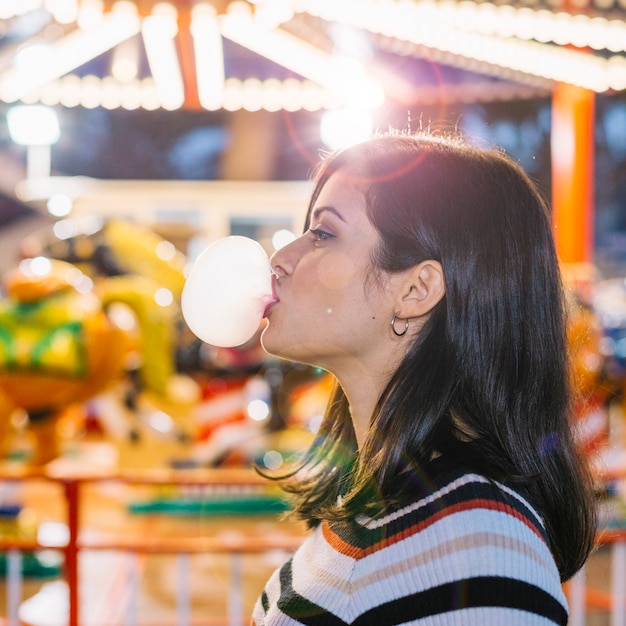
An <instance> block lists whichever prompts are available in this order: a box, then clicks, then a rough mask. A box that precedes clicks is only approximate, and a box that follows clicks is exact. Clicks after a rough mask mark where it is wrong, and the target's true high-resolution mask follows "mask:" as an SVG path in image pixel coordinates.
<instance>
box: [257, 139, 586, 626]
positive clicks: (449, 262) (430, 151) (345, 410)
mask: <svg viewBox="0 0 626 626" xmlns="http://www.w3.org/2000/svg"><path fill="white" fill-rule="evenodd" d="M271 264H272V269H273V272H274V296H275V297H274V302H273V304H272V305H271V306H270V307H269V310H268V312H267V317H268V320H269V323H268V325H267V327H266V328H265V330H264V333H263V336H262V342H263V346H264V348H265V350H266V351H268V352H269V353H271V354H274V355H277V356H280V357H283V358H285V359H289V360H294V361H301V362H304V363H307V364H310V365H314V366H318V367H322V368H324V369H326V370H328V371H329V372H331V373H332V374H334V376H335V377H336V380H337V386H336V390H335V393H334V395H333V397H332V398H331V400H330V402H329V406H328V411H327V415H326V416H325V419H324V422H323V424H322V427H321V430H320V433H319V436H318V437H317V439H316V441H315V443H314V445H313V446H312V447H311V449H310V450H309V451H308V453H307V455H306V456H305V458H304V461H303V462H302V464H301V465H300V466H299V467H298V468H296V469H295V470H294V472H293V473H292V474H290V475H289V476H282V477H281V482H282V483H283V485H284V487H285V489H287V490H288V491H289V492H290V493H291V494H293V497H294V507H295V513H296V514H297V515H298V516H299V517H300V518H302V519H304V520H306V521H307V522H308V524H309V525H310V527H311V528H312V529H314V530H313V531H312V533H311V535H310V536H309V537H308V538H307V539H306V540H305V542H304V544H303V545H302V547H301V548H300V549H299V550H298V552H297V553H296V554H295V555H294V557H293V558H292V559H291V560H290V561H289V562H288V563H286V564H285V565H284V566H283V567H282V568H281V569H280V570H279V571H277V572H276V573H275V574H274V575H273V577H272V578H271V579H270V581H269V582H268V584H267V586H266V589H265V590H264V592H263V594H262V596H261V598H260V599H259V602H258V603H257V605H256V607H255V609H254V613H253V623H255V624H257V626H261V625H266V626H270V625H272V626H274V625H291V624H316V625H318V624H319V625H332V624H337V625H340V624H372V625H376V626H381V625H387V624H419V625H424V626H425V625H426V624H429V625H433V626H434V625H451V624H455V625H456V624H481V626H488V625H494V626H495V625H497V626H502V624H506V625H507V626H515V625H520V626H521V625H524V626H530V625H539V624H542V625H546V624H565V623H566V622H567V604H566V600H565V597H564V595H563V593H562V590H561V582H562V581H564V580H566V579H568V578H570V577H571V576H572V575H573V574H574V573H575V572H576V571H577V570H578V569H579V568H580V567H581V565H582V564H583V563H584V561H585V559H586V558H587V556H588V555H589V553H590V551H591V549H592V546H593V543H594V535H595V531H596V520H595V507H594V499H593V489H592V485H591V482H590V478H589V475H588V472H587V468H586V465H585V462H584V459H583V458H582V457H581V456H580V455H579V452H578V449H577V446H576V443H575V441H574V440H573V436H572V431H571V426H570V392H569V367H568V361H567V354H566V339H565V313H564V305H563V300H562V287H561V282H560V273H559V267H558V263H557V258H556V253H555V248H554V243H553V239H552V232H551V225H550V220H549V217H548V213H547V210H546V206H545V204H544V203H543V201H542V200H541V197H540V196H539V194H538V193H537V191H536V190H535V188H534V187H533V185H532V183H531V182H530V180H529V178H528V177H527V176H526V174H525V173H524V172H523V171H522V170H521V168H520V167H518V166H517V165H516V164H515V163H514V162H512V161H511V160H510V159H509V158H507V157H506V156H505V155H504V154H502V153H501V152H499V151H496V150H482V149H477V148H474V147H471V146H469V145H467V144H465V143H463V142H462V141H461V140H460V139H457V138H442V137H433V136H425V135H408V134H395V135H394V134H389V135H386V136H381V137H378V138H375V139H373V140H371V141H368V142H366V143H363V144H360V145H357V146H355V147H351V148H348V149H346V150H344V151H342V152H339V153H337V154H334V155H332V156H329V157H328V158H326V159H325V160H324V161H323V163H322V164H321V167H320V169H319V171H318V174H317V178H316V186H315V189H314V192H313V194H312V199H311V203H310V207H309V212H308V216H307V219H306V228H305V232H304V234H303V235H302V236H300V237H299V238H298V239H296V240H295V241H294V242H292V243H291V244H289V245H288V246H286V247H285V248H283V249H281V250H279V251H278V252H276V253H275V254H274V256H273V257H272V260H271Z"/></svg>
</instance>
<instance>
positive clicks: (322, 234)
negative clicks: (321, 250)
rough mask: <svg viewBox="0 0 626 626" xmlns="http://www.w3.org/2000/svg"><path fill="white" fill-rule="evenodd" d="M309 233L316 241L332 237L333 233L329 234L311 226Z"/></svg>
mask: <svg viewBox="0 0 626 626" xmlns="http://www.w3.org/2000/svg"><path fill="white" fill-rule="evenodd" d="M310 232H311V234H312V235H313V236H314V237H315V240H316V241H324V240H326V239H332V238H333V237H334V236H335V235H331V233H329V232H326V231H325V230H322V229H321V228H311V229H310Z"/></svg>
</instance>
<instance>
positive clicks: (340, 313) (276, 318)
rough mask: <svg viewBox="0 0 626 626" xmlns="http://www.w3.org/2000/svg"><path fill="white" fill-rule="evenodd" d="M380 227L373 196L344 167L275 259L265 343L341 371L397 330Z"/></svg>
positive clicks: (288, 354) (367, 355)
mask: <svg viewBox="0 0 626 626" xmlns="http://www.w3.org/2000/svg"><path fill="white" fill-rule="evenodd" d="M378 240H379V239H378V233H377V231H376V230H375V229H374V227H373V226H372V224H371V223H370V221H369V219H368V217H367V214H366V207H365V197H364V195H363V193H362V191H361V190H360V189H358V188H357V187H356V186H355V185H354V184H352V183H351V182H350V178H349V176H346V175H345V174H344V173H342V171H339V172H336V173H334V174H333V175H332V176H331V177H330V179H329V180H328V182H327V183H326V184H325V185H324V187H323V188H322V190H321V192H320V194H319V197H318V198H317V201H316V202H315V206H314V207H313V209H312V212H311V217H310V228H309V230H308V231H307V232H305V233H304V234H303V235H301V236H300V237H299V238H298V239H296V240H295V241H294V242H292V243H291V244H289V245H288V246H285V247H284V248H282V249H281V250H279V251H277V252H276V253H275V254H274V255H273V257H272V259H271V264H272V269H273V271H274V273H275V275H276V280H275V296H276V299H277V302H276V304H274V305H273V306H272V307H271V308H270V310H269V312H268V314H267V317H268V320H269V324H268V326H267V327H266V328H265V330H264V332H263V336H262V343H263V347H264V348H265V349H266V350H267V351H268V352H270V353H271V354H275V355H277V356H280V357H283V358H287V359H291V360H294V361H301V362H304V363H308V364H310V365H317V366H320V367H323V368H325V369H328V370H329V371H331V372H333V373H335V374H337V370H338V369H340V368H341V367H343V366H344V364H345V363H348V364H350V363H351V362H354V361H355V360H356V361H358V362H360V363H365V364H366V363H367V362H368V359H372V358H375V357H376V356H377V354H380V351H379V342H383V341H387V340H388V337H389V331H390V329H389V322H390V319H391V316H392V315H393V300H392V298H391V294H390V291H389V289H387V284H388V276H387V275H386V274H384V273H381V272H379V271H377V270H373V268H372V266H371V258H372V252H373V251H374V250H375V248H376V246H377V243H378Z"/></svg>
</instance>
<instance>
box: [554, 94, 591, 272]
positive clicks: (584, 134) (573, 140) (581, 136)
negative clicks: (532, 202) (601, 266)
mask: <svg viewBox="0 0 626 626" xmlns="http://www.w3.org/2000/svg"><path fill="white" fill-rule="evenodd" d="M594 98H595V96H594V93H593V92H592V91H589V90H588V89H584V88H582V87H576V86H574V85H568V84H565V83H557V84H556V85H555V88H554V92H553V96H552V137H551V148H552V210H553V214H552V215H553V225H554V233H555V239H556V245H557V251H558V254H559V258H560V259H561V261H562V262H564V263H580V262H591V261H592V260H593V195H594V194H593V160H594V145H593V136H594V133H593V126H594V104H595V99H594Z"/></svg>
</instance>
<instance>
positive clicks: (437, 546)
mask: <svg viewBox="0 0 626 626" xmlns="http://www.w3.org/2000/svg"><path fill="white" fill-rule="evenodd" d="M437 461H438V459H437ZM437 461H435V462H433V463H432V464H431V465H432V466H434V467H432V468H430V469H431V470H434V469H435V467H436V465H437ZM430 476H431V478H432V483H429V485H430V486H429V492H430V493H429V495H427V496H426V497H423V498H421V499H419V500H418V501H417V502H415V503H414V504H412V505H410V506H407V507H404V508H402V509H400V510H398V511H396V512H395V513H392V514H389V515H387V516H386V517H384V518H382V519H377V520H365V519H361V520H358V521H356V522H354V523H353V524H351V525H350V526H346V525H341V526H333V525H332V524H329V523H326V522H324V523H322V524H320V525H319V526H318V527H317V528H316V529H315V530H314V531H313V532H312V534H311V535H310V536H309V537H308V538H307V539H306V540H305V541H304V543H303V544H302V546H301V547H300V548H299V550H298V551H297V552H296V553H295V554H294V556H293V558H292V559H290V560H289V561H288V562H287V563H286V564H285V565H283V566H282V568H280V569H279V570H277V571H276V572H275V573H274V574H273V576H272V577H271V578H270V580H269V581H268V583H267V585H266V587H265V590H264V591H263V593H262V595H261V597H260V598H259V600H258V601H257V603H256V606H255V608H254V611H253V615H252V624H253V625H255V626H291V625H294V624H307V625H310V626H342V625H344V624H354V625H357V624H359V625H366V624H367V625H371V626H387V625H391V624H416V625H419V626H451V625H455V626H456V625H460V626H461V625H467V626H469V625H470V624H471V625H475V624H479V625H480V626H496V625H497V626H503V625H505V626H540V625H541V626H548V625H553V624H566V623H567V604H566V600H565V597H564V595H563V592H562V589H561V584H560V580H559V573H558V570H557V567H556V564H555V562H554V559H553V556H552V554H551V552H550V548H549V546H548V539H547V536H546V532H545V529H544V526H543V524H542V521H541V518H540V517H539V515H538V514H537V513H536V511H535V510H534V509H533V508H532V506H530V504H529V502H528V501H527V499H525V498H524V497H522V496H521V495H520V494H519V493H518V492H516V491H513V490H511V489H510V488H508V487H506V486H504V485H502V484H500V483H497V482H494V481H490V480H487V479H486V478H484V477H483V476H480V475H478V474H474V473H471V472H465V471H462V470H458V469H457V470H454V469H451V468H450V467H449V466H446V464H445V463H440V464H439V468H438V469H437V470H436V471H434V472H433V471H431V472H430Z"/></svg>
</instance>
